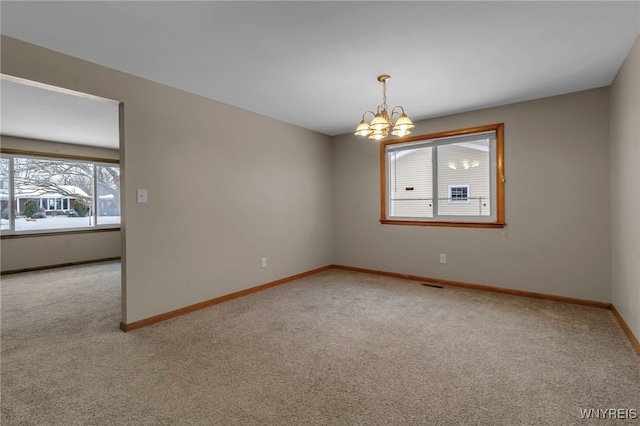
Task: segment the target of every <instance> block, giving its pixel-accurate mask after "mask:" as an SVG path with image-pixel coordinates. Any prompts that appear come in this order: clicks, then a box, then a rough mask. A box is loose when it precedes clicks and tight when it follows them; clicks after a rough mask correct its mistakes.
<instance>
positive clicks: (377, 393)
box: [1, 262, 640, 426]
mask: <svg viewBox="0 0 640 426" xmlns="http://www.w3.org/2000/svg"><path fill="white" fill-rule="evenodd" d="M119 268H120V265H119V263H117V262H111V263H102V264H95V265H88V266H81V267H73V268H61V269H55V270H50V271H44V272H31V273H24V274H19V275H7V276H4V277H2V299H1V308H2V318H1V319H2V324H1V330H2V342H1V343H2V348H1V351H2V360H1V379H2V382H1V390H2V394H1V398H2V425H3V426H4V425H571V424H616V425H621V424H636V425H637V424H640V420H631V419H622V420H607V421H602V420H582V419H581V414H580V409H588V408H595V409H605V408H606V409H609V408H622V409H635V410H638V411H640V357H639V356H638V354H637V353H636V352H635V351H634V349H633V347H632V346H631V344H630V343H629V342H628V340H627V339H626V337H625V335H624V333H623V332H622V330H621V329H620V327H619V325H618V324H617V322H616V321H615V319H614V317H613V315H612V314H611V312H609V311H607V310H602V309H596V308H588V307H583V306H576V305H568V304H561V303H555V302H549V301H543V300H536V299H527V298H521V297H516V296H508V295H501V294H494V293H487V292H481V291H474V290H466V289H459V288H453V287H445V288H442V289H438V288H431V287H425V286H423V285H421V283H419V282H415V281H408V280H401V279H394V278H388V277H380V276H374V275H367V274H361V273H355V272H350V271H344V270H329V271H326V272H323V273H320V274H317V275H314V276H311V277H308V278H304V279H301V280H298V281H295V282H292V283H288V284H284V285H281V286H278V287H274V288H272V289H269V290H265V291H262V292H259V293H255V294H252V295H250V296H246V297H243V298H240V299H235V300H232V301H229V302H226V303H222V304H219V305H216V306H213V307H211V308H208V309H204V310H201V311H198V312H195V313H192V314H189V315H185V316H182V317H179V318H175V319H172V320H170V321H166V322H163V323H159V324H156V325H153V326H150V327H147V328H143V329H139V330H135V331H133V332H130V333H123V332H122V331H120V330H118V323H119V320H120V316H119V315H120V299H119V296H120V290H119V285H120V284H119ZM211 285H215V283H211ZM639 414H640V413H639Z"/></svg>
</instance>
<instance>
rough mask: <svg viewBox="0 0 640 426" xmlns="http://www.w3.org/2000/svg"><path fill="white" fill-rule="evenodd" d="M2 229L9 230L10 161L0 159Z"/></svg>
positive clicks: (0, 216) (0, 219)
mask: <svg viewBox="0 0 640 426" xmlns="http://www.w3.org/2000/svg"><path fill="white" fill-rule="evenodd" d="M0 207H1V209H0V210H1V213H0V229H3V230H4V229H9V226H10V225H9V208H10V206H9V159H8V158H0Z"/></svg>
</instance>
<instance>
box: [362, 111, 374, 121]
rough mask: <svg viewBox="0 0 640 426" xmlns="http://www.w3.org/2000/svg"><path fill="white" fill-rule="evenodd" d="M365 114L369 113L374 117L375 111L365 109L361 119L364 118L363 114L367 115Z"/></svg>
mask: <svg viewBox="0 0 640 426" xmlns="http://www.w3.org/2000/svg"><path fill="white" fill-rule="evenodd" d="M367 114H371V115H373V116H374V117H375V116H376V113H375V112H373V111H365V112H364V114H362V119H363V120H364V116H365V115H367Z"/></svg>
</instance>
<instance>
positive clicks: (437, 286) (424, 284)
mask: <svg viewBox="0 0 640 426" xmlns="http://www.w3.org/2000/svg"><path fill="white" fill-rule="evenodd" d="M422 285H423V286H425V287H433V288H444V287H443V286H441V285H438V284H429V283H422Z"/></svg>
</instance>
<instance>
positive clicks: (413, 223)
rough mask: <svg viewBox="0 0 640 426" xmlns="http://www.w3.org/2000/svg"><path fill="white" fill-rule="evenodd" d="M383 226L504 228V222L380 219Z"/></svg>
mask: <svg viewBox="0 0 640 426" xmlns="http://www.w3.org/2000/svg"><path fill="white" fill-rule="evenodd" d="M380 223H382V224H383V225H409V226H446V227H451V228H504V227H506V226H507V224H506V223H504V222H443V221H429V222H427V221H424V220H390V219H380Z"/></svg>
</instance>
